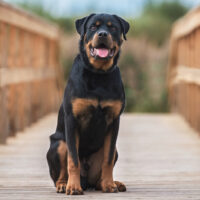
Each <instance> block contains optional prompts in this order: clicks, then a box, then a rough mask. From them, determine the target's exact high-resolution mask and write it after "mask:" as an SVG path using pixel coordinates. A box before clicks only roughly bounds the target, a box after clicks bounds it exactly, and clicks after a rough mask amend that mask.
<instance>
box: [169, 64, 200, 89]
mask: <svg viewBox="0 0 200 200" xmlns="http://www.w3.org/2000/svg"><path fill="white" fill-rule="evenodd" d="M181 81H184V82H187V83H194V84H196V85H200V69H199V68H191V67H187V66H177V67H176V76H175V78H174V80H172V81H171V83H170V84H172V85H174V84H178V83H180V82H181Z"/></svg>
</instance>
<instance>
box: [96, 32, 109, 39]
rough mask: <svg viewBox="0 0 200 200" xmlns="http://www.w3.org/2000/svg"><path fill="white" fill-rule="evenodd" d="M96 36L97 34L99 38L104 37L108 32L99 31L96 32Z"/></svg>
mask: <svg viewBox="0 0 200 200" xmlns="http://www.w3.org/2000/svg"><path fill="white" fill-rule="evenodd" d="M98 36H99V37H100V38H106V37H107V36H108V33H107V32H106V31H100V32H99V33H98Z"/></svg>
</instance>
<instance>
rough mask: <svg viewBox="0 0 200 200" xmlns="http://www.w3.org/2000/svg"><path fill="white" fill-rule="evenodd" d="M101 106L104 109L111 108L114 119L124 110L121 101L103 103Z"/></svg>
mask: <svg viewBox="0 0 200 200" xmlns="http://www.w3.org/2000/svg"><path fill="white" fill-rule="evenodd" d="M100 105H101V107H102V108H105V107H109V108H110V109H111V111H112V113H113V115H114V117H117V116H118V115H119V113H120V111H121V108H122V102H121V101H120V100H107V101H101V103H100Z"/></svg>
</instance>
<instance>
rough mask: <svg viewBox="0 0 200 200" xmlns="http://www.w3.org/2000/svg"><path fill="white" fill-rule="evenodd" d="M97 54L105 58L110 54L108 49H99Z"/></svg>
mask: <svg viewBox="0 0 200 200" xmlns="http://www.w3.org/2000/svg"><path fill="white" fill-rule="evenodd" d="M97 55H98V56H99V57H102V58H105V57H107V56H108V49H97Z"/></svg>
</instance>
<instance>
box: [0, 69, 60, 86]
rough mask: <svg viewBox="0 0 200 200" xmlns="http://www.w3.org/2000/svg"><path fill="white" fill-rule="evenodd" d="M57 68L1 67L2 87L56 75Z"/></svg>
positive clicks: (0, 82) (0, 84)
mask: <svg viewBox="0 0 200 200" xmlns="http://www.w3.org/2000/svg"><path fill="white" fill-rule="evenodd" d="M55 76H56V74H55V68H53V67H51V68H47V67H41V68H31V67H23V68H22V67H20V68H0V78H1V80H0V87H4V86H6V85H10V84H17V83H22V82H30V81H38V80H44V79H50V78H56V77H55Z"/></svg>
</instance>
